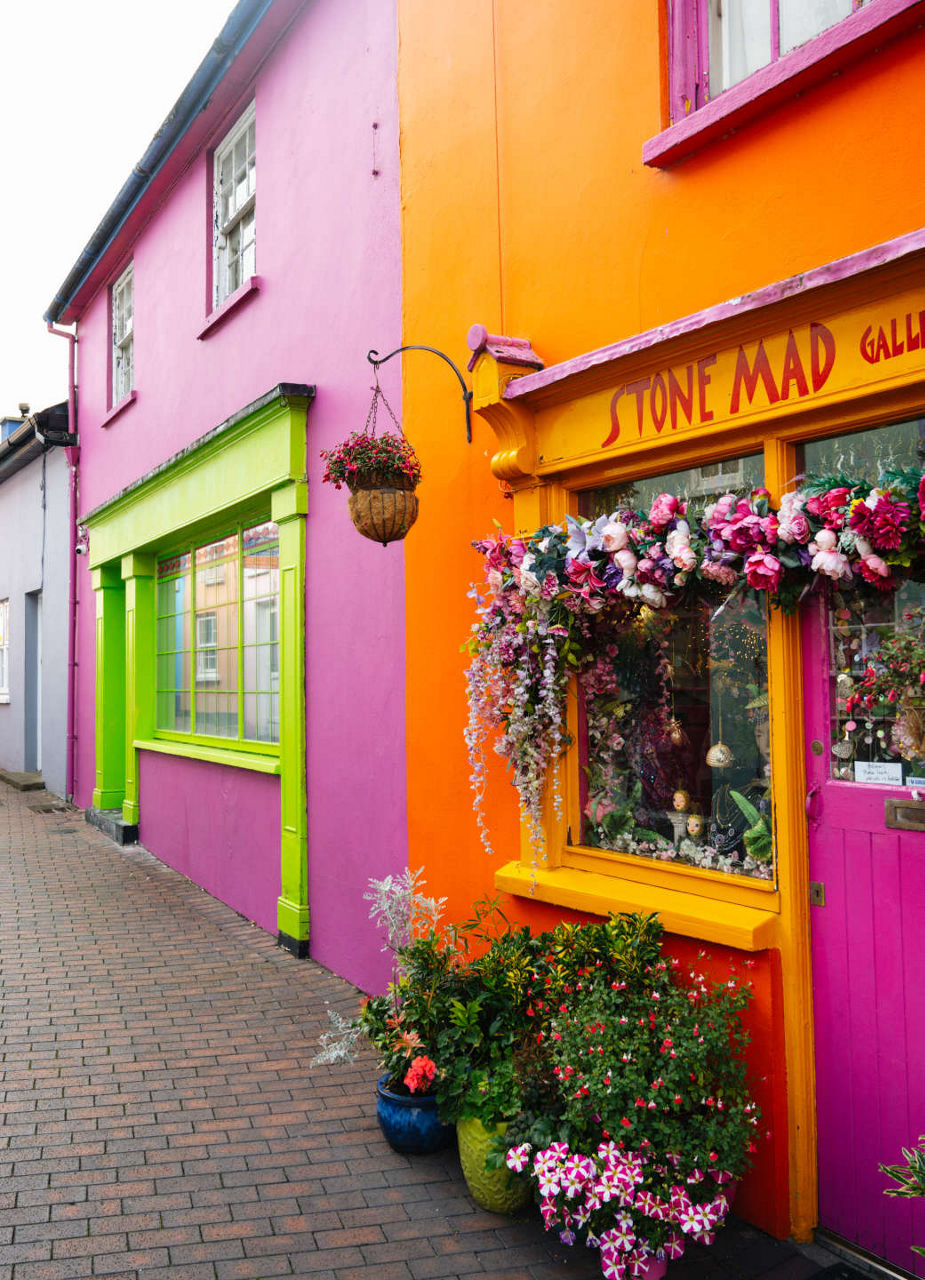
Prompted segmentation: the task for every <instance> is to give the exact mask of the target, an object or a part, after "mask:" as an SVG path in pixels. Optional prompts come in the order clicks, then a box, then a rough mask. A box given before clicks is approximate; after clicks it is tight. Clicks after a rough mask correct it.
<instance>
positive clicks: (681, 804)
mask: <svg viewBox="0 0 925 1280" xmlns="http://www.w3.org/2000/svg"><path fill="white" fill-rule="evenodd" d="M671 807H672V808H673V809H674V811H675V813H687V811H688V809H690V807H691V793H690V792H689V791H685V790H684V789H683V788H682V787H679V788H678V790H677V791H676V792H675V793H674V795H673V796H672V797H671Z"/></svg>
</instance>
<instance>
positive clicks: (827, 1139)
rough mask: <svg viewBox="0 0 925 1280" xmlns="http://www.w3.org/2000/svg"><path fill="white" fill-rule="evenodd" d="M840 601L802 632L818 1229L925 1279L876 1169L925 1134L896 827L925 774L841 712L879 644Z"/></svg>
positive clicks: (923, 960) (912, 854)
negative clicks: (891, 809)
mask: <svg viewBox="0 0 925 1280" xmlns="http://www.w3.org/2000/svg"><path fill="white" fill-rule="evenodd" d="M919 591H920V592H921V588H919ZM845 603H846V601H845V599H835V600H833V602H832V604H831V606H824V605H823V604H822V603H821V602H818V601H817V602H810V603H808V604H806V605H804V624H803V640H804V655H805V658H804V663H805V670H804V676H805V680H804V689H805V699H806V703H805V710H806V762H807V764H806V772H807V792H808V794H807V813H808V815H809V822H808V825H809V856H810V879H811V880H812V881H813V882H814V891H813V893H812V894H811V900H813V901H814V905H813V906H812V908H811V920H812V956H813V994H814V1006H815V1043H816V1115H817V1123H818V1143H819V1222H820V1227H821V1228H822V1229H824V1230H825V1231H828V1232H830V1233H833V1234H834V1235H836V1236H839V1237H841V1238H842V1239H843V1240H845V1241H847V1242H849V1243H851V1244H852V1245H855V1246H858V1247H859V1248H861V1249H863V1250H866V1251H867V1252H869V1253H871V1254H874V1255H876V1256H877V1257H878V1258H882V1259H886V1260H888V1261H889V1262H891V1263H893V1264H894V1265H895V1266H898V1267H902V1268H904V1269H905V1270H907V1271H909V1272H912V1273H914V1274H915V1275H919V1276H925V1258H923V1257H921V1256H919V1255H917V1254H915V1253H913V1252H912V1251H911V1247H910V1246H911V1245H913V1244H918V1245H925V1201H921V1200H904V1199H896V1198H893V1197H887V1196H885V1195H884V1194H883V1189H884V1187H886V1186H890V1185H892V1184H891V1183H890V1181H889V1180H888V1179H887V1178H886V1177H885V1176H884V1175H883V1174H881V1173H879V1172H878V1166H879V1165H880V1164H881V1163H889V1164H896V1163H899V1162H900V1159H901V1155H900V1149H901V1148H902V1147H911V1146H912V1145H913V1144H914V1143H915V1142H916V1141H917V1140H918V1137H919V1135H920V1134H925V830H921V831H916V830H910V829H904V826H903V825H902V824H907V823H909V822H913V823H914V822H916V821H919V820H920V818H922V819H925V764H922V763H921V762H919V763H917V764H909V762H906V761H901V762H900V763H899V764H897V763H896V762H895V759H894V760H893V761H892V762H891V761H890V759H889V757H890V754H891V753H890V750H889V745H888V742H889V728H888V727H887V728H886V730H885V737H878V729H879V727H880V726H879V725H877V724H869V723H865V722H864V721H863V720H862V718H861V716H857V717H856V718H855V719H852V717H851V715H850V714H848V713H847V712H846V711H845V709H844V699H843V695H844V694H845V692H846V691H847V690H848V689H850V679H849V677H848V675H846V674H842V675H839V672H842V673H844V672H846V670H851V669H853V670H855V671H856V670H857V669H858V663H859V662H863V661H864V660H865V659H866V656H867V655H868V654H869V653H870V652H871V646H872V645H873V644H875V643H876V635H877V632H876V630H875V629H873V628H872V627H868V626H867V625H866V623H865V619H867V620H869V619H870V617H871V615H870V613H867V614H865V615H863V616H859V615H860V609H859V608H858V609H857V612H852V611H851V609H849V608H846V607H844V606H845ZM902 607H903V606H902V604H901V603H900V605H899V608H900V609H901V608H902ZM829 608H830V609H831V613H829V612H828V609H829ZM887 611H889V612H890V613H891V614H893V616H901V614H896V613H895V612H894V609H893V605H892V602H891V603H890V604H886V602H884V606H883V608H882V610H881V615H880V616H882V617H886V614H887ZM874 616H875V617H876V616H877V615H874ZM852 662H853V663H854V667H853V668H852V666H851V664H852ZM840 695H842V702H841V703H839V701H838V699H839V696H840ZM852 726H853V728H852ZM833 747H834V748H835V751H833ZM917 773H920V774H922V775H923V779H922V787H921V806H920V808H919V809H918V810H917V807H916V801H915V797H916V796H917V795H918V787H917V786H916V785H915V784H916V783H917V781H918V778H917V776H916V774H917ZM900 774H901V775H902V777H901V780H900V781H899V782H897V778H899V777H900ZM839 775H840V776H839ZM896 799H899V800H901V801H904V802H907V804H909V808H907V809H906V810H905V811H901V812H900V813H899V814H894V815H892V816H891V817H888V816H887V802H888V801H890V800H896ZM897 823H899V824H900V825H897ZM822 895H824V905H822V903H821V897H822Z"/></svg>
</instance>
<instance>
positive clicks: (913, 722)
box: [829, 582, 925, 786]
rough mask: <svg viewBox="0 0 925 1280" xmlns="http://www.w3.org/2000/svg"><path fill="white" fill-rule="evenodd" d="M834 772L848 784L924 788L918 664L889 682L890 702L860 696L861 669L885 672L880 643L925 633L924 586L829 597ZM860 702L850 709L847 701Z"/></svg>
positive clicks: (924, 706) (924, 709) (923, 706)
mask: <svg viewBox="0 0 925 1280" xmlns="http://www.w3.org/2000/svg"><path fill="white" fill-rule="evenodd" d="M829 605H830V607H829V660H830V679H831V692H832V698H831V708H832V729H831V743H830V746H831V752H832V754H831V768H832V777H833V778H839V779H842V780H843V781H846V782H863V783H879V784H880V785H881V786H882V785H891V786H902V785H906V786H925V696H923V693H922V686H921V684H920V682H919V674H920V670H921V668H920V667H919V668H918V669H915V670H912V671H910V672H909V673H908V677H907V676H904V675H897V676H896V678H895V680H893V679H892V678H891V679H890V681H889V683H891V684H892V686H893V689H892V691H893V693H894V699H893V700H890V698H889V697H888V695H886V694H881V695H878V696H877V697H875V698H874V697H872V699H871V705H870V706H867V705H866V703H865V701H864V699H865V694H866V690H867V688H868V686H867V685H866V683H865V674H866V673H867V672H868V671H869V670H871V669H873V670H874V671H875V672H877V673H878V674H879V673H880V672H881V671H883V670H884V666H885V663H884V661H883V658H884V654H883V652H882V651H881V648H880V646H881V644H882V643H883V642H885V641H886V642H889V641H891V640H895V639H896V638H898V637H900V636H903V635H905V636H909V637H915V636H917V637H919V638H920V640H921V639H925V636H923V634H922V633H923V618H925V585H923V584H922V583H920V582H907V583H904V584H903V586H902V587H900V588H899V590H898V591H897V592H896V593H895V594H891V595H890V596H888V597H887V598H886V599H884V600H869V599H865V598H864V597H862V596H860V595H858V594H857V593H856V592H846V593H845V594H844V595H843V594H842V593H841V592H838V591H833V592H832V593H831V598H830V601H829ZM852 697H854V698H858V699H860V700H861V701H860V702H858V703H853V704H851V705H850V707H849V703H848V699H849V698H852Z"/></svg>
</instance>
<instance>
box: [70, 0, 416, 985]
mask: <svg viewBox="0 0 925 1280" xmlns="http://www.w3.org/2000/svg"><path fill="white" fill-rule="evenodd" d="M396 47H397V35H396V18H395V12H394V8H393V6H392V5H391V4H381V3H379V2H378V0H375V2H374V0H337V3H335V2H334V0H325V2H323V3H315V4H306V3H304V2H302V0H241V3H239V4H238V5H237V6H236V8H235V10H234V11H233V13H232V14H231V16H230V18H229V20H228V23H227V24H226V26H225V28H224V30H223V32H222V33H221V36H220V38H219V40H218V41H216V43H215V45H213V48H212V50H211V51H210V53H209V55H208V56H207V58H206V59H205V60H204V62H203V63H202V65H201V67H200V68H199V70H198V71H197V73H196V74H195V75H194V77H193V79H192V80H191V82H190V85H189V86H188V88H187V90H185V91H184V95H183V96H181V98H180V100H179V101H178V103H177V104H176V106H175V108H174V110H173V111H172V113H171V115H170V116H169V117H168V118H167V120H166V122H165V124H164V125H163V126H162V129H161V130H160V132H159V134H158V135H157V136H156V137H155V139H154V140H153V142H152V144H151V147H150V148H149V151H148V153H146V157H145V159H144V160H143V161H142V163H141V165H140V166H139V168H138V169H136V170H135V172H134V173H133V175H132V177H131V178H130V179H129V182H127V183H126V186H125V187H124V188H123V191H122V192H120V194H119V197H118V198H117V200H116V201H115V202H114V204H113V205H112V206H111V208H110V210H109V212H108V213H107V214H106V216H105V218H104V220H103V222H102V223H101V225H100V228H98V231H97V233H96V234H95V236H94V239H93V240H92V241H91V243H90V244H89V245H88V247H87V249H85V250H84V253H83V254H82V255H81V257H80V258H79V259H78V260H77V262H76V264H75V267H74V269H73V270H72V272H71V274H70V276H69V277H68V280H67V281H65V282H64V284H63V285H62V287H61V290H60V292H59V295H58V296H57V297H56V299H55V301H54V303H53V304H52V306H51V308H50V309H49V312H48V313H47V316H46V319H47V320H49V321H50V322H53V323H56V324H58V325H71V324H75V325H76V334H77V353H78V358H77V377H76V384H77V385H76V391H75V393H74V397H73V398H74V401H75V408H76V421H77V426H78V430H79V438H80V447H79V498H78V501H77V508H78V523H79V525H80V526H81V533H80V535H79V536H80V538H81V539H82V540H83V539H84V538H85V540H86V542H87V543H88V550H89V554H88V555H85V556H84V557H83V558H82V559H81V560H79V561H78V564H79V570H78V583H77V601H76V640H75V655H74V656H75V659H76V662H75V663H74V665H73V667H72V672H71V675H72V682H73V691H74V708H75V715H74V721H75V723H74V737H73V741H72V743H71V757H70V761H69V767H70V779H69V781H70V791H71V793H72V794H73V796H74V798H75V801H76V802H77V803H78V804H79V805H82V806H87V807H93V808H95V809H97V810H99V811H100V812H101V813H103V814H109V815H111V816H112V817H113V818H114V823H115V827H116V828H120V829H123V830H125V829H127V830H128V832H129V836H131V835H133V834H134V830H133V828H134V826H135V825H137V829H138V839H139V840H140V841H141V843H142V844H144V845H145V847H146V848H148V849H149V850H150V851H151V852H152V853H154V854H155V855H156V856H157V857H158V858H160V859H162V860H163V861H164V862H166V863H168V864H169V865H171V866H173V867H175V868H177V869H178V870H180V871H181V872H183V873H184V874H185V875H187V876H189V877H190V878H191V879H193V880H194V881H196V882H197V883H198V884H201V885H202V886H203V887H204V888H205V889H207V890H208V891H209V892H210V893H212V894H214V895H215V896H217V897H219V898H220V899H222V900H223V901H225V902H227V903H229V904H230V905H231V906H232V907H234V908H235V909H236V910H238V911H239V912H241V913H242V914H243V915H245V916H247V917H248V918H249V919H251V920H253V921H254V922H255V923H256V924H257V925H259V926H260V927H261V928H262V929H265V930H267V931H269V932H271V933H276V934H278V935H279V937H280V941H281V943H282V944H283V945H285V946H287V947H289V948H290V949H291V950H293V951H295V952H297V953H298V954H307V953H308V952H309V951H310V953H311V954H312V956H313V957H314V958H316V959H317V960H318V961H320V962H321V963H322V964H325V965H327V966H329V967H330V968H332V969H335V970H336V971H337V972H339V973H341V974H344V975H345V976H347V977H348V978H350V979H351V980H352V981H354V982H356V983H357V984H358V985H360V986H362V987H365V988H367V989H374V988H377V987H380V986H381V985H382V983H383V981H384V979H385V976H386V975H385V969H384V963H383V957H382V956H381V953H380V951H379V945H380V940H379V939H378V938H376V937H375V935H374V934H373V933H372V932H371V931H370V930H369V928H368V925H367V919H368V907H367V904H365V903H364V901H363V893H364V891H365V890H366V887H367V882H368V879H369V877H371V876H377V877H381V876H384V875H386V874H388V873H390V872H397V871H400V870H401V869H402V868H403V867H404V866H406V865H407V835H406V825H407V824H406V812H405V778H404V751H403V745H402V744H403V742H404V624H403V595H402V582H403V551H402V547H401V544H396V545H393V546H390V547H389V548H388V549H387V550H385V551H384V550H383V549H382V547H380V546H377V545H375V544H374V543H372V542H367V541H365V540H363V539H361V538H359V537H358V536H357V535H356V534H355V532H354V531H353V529H352V526H351V525H350V521H349V516H348V513H347V509H346V503H345V501H344V496H343V494H341V493H336V492H334V491H333V490H332V489H331V486H329V485H325V486H322V483H321V476H322V471H323V463H322V460H321V457H320V453H321V451H322V450H323V449H325V448H329V447H331V446H332V445H333V444H335V443H336V442H337V441H339V440H340V439H342V438H343V437H344V436H345V435H347V434H348V433H349V432H350V431H352V430H354V429H357V428H360V427H362V425H363V423H364V421H365V417H366V413H367V410H368V406H369V398H370V384H371V381H372V379H371V371H370V366H369V365H368V364H367V362H366V359H365V356H366V352H367V350H369V348H371V347H378V348H379V349H380V350H388V349H390V347H392V346H397V345H398V343H399V341H400V328H401V312H400V242H399V172H398V120H397V93H396V65H395V64H396ZM101 203H102V202H101ZM397 366H398V361H395V362H394V363H393V365H392V366H391V367H390V368H388V369H385V370H383V378H382V381H383V385H384V387H385V389H386V390H387V392H388V393H389V396H390V400H391V402H392V404H393V406H395V408H396V411H397V410H398V407H399V405H400V388H399V377H400V370H399V369H398V367H397ZM84 529H85V530H86V535H84ZM274 538H275V539H276V541H275V542H274ZM224 539H230V540H231V541H230V542H229V543H228V544H227V545H228V546H230V547H231V551H230V552H229V558H227V560H226V561H222V566H223V567H221V566H220V567H219V568H217V567H216V564H215V563H211V564H210V563H209V558H210V557H213V559H214V556H215V555H216V552H215V548H216V547H217V546H219V545H221V546H224V545H225V543H224V542H222V540H224ZM235 540H237V541H235ZM235 547H238V548H239V549H238V550H237V551H235V550H234V548H235ZM261 556H262V557H263V559H262V561H261V559H260V557H261ZM219 571H220V572H221V574H222V575H223V577H222V578H221V579H219V578H217V576H216V575H217V574H218V573H219ZM226 573H227V582H226V587H225V588H224V590H225V595H224V596H222V598H221V601H220V602H219V605H218V607H217V608H216V607H214V606H215V602H214V600H212V599H211V597H210V595H209V592H210V591H211V593H212V597H215V595H216V587H215V584H216V582H217V581H225V578H224V575H225V574H226ZM210 575H211V576H210ZM268 584H269V585H268ZM210 601H211V602H210ZM207 606H208V607H207ZM216 618H217V621H216ZM229 631H230V632H231V633H234V632H235V631H236V632H237V636H238V639H237V641H235V640H234V638H232V639H231V640H229V639H228V635H229ZM228 671H230V672H231V673H232V674H231V675H230V676H227V675H226V672H228Z"/></svg>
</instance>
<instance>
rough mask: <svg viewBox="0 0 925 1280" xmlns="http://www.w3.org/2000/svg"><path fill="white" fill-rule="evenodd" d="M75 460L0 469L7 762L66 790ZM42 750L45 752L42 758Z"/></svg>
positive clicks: (47, 459) (0, 761) (48, 458)
mask: <svg viewBox="0 0 925 1280" xmlns="http://www.w3.org/2000/svg"><path fill="white" fill-rule="evenodd" d="M68 572H69V566H68V467H67V460H66V458H65V456H64V451H63V449H51V450H49V451H48V452H47V453H43V454H41V455H40V456H39V457H36V458H33V459H32V461H31V462H29V463H27V465H26V466H25V467H23V469H22V470H20V471H17V472H16V473H15V474H14V475H10V476H7V477H6V478H2V476H0V600H6V599H8V600H9V602H10V653H9V677H10V679H9V683H10V700H9V703H0V767H2V768H4V769H9V770H12V771H14V772H23V771H32V770H34V769H35V768H36V766H37V764H40V766H41V772H42V775H43V777H44V779H45V785H46V786H47V787H48V789H49V791H53V792H55V794H57V795H60V796H63V795H64V793H65V783H66V757H67V680H68V670H67V643H68ZM39 755H40V759H39Z"/></svg>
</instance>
